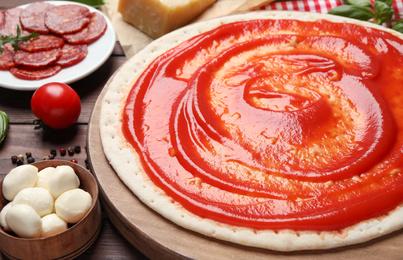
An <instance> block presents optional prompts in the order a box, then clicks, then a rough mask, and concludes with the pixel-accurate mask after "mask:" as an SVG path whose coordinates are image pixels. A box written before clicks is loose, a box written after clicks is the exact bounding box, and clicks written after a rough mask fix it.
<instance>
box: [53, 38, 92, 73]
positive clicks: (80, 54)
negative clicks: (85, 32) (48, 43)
mask: <svg viewBox="0 0 403 260" xmlns="http://www.w3.org/2000/svg"><path fill="white" fill-rule="evenodd" d="M87 53H88V47H87V45H86V44H75V45H72V44H68V43H66V44H64V45H63V48H62V56H60V58H59V59H58V60H57V61H56V64H57V65H60V66H62V67H63V68H66V67H70V66H73V65H75V64H77V63H79V62H80V61H82V60H83V59H84V58H85V57H86V56H87Z"/></svg>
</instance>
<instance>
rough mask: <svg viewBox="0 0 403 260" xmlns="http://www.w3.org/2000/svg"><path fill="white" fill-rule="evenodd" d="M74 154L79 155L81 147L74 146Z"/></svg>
mask: <svg viewBox="0 0 403 260" xmlns="http://www.w3.org/2000/svg"><path fill="white" fill-rule="evenodd" d="M74 152H75V153H80V152H81V146H79V145H75V146H74Z"/></svg>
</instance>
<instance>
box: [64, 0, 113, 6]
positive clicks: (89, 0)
mask: <svg viewBox="0 0 403 260" xmlns="http://www.w3.org/2000/svg"><path fill="white" fill-rule="evenodd" d="M68 1H72V2H77V3H82V4H86V5H89V6H92V7H94V8H98V7H101V6H102V5H104V4H105V1H104V0H68Z"/></svg>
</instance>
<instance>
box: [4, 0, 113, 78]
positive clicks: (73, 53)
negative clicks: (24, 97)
mask: <svg viewBox="0 0 403 260" xmlns="http://www.w3.org/2000/svg"><path fill="white" fill-rule="evenodd" d="M17 25H18V26H19V27H20V28H21V29H22V32H21V34H22V35H28V34H30V33H32V32H36V33H39V34H40V35H39V36H38V37H35V38H32V39H31V40H29V41H26V42H24V41H21V42H19V43H18V47H19V50H17V51H15V50H14V48H13V47H12V46H11V45H8V44H5V45H3V46H2V47H1V48H2V51H3V54H2V55H0V70H9V71H10V72H11V73H12V74H13V75H14V76H15V77H17V78H20V79H25V80H39V79H44V78H48V77H51V76H53V75H55V74H57V73H58V72H60V71H61V70H62V68H66V67H70V66H73V65H75V64H77V63H79V62H80V61H82V60H83V59H84V58H85V57H86V56H87V53H88V48H87V46H88V45H89V44H91V43H93V42H95V41H96V40H98V39H99V38H100V37H101V36H102V35H103V34H104V33H105V30H106V27H107V23H106V20H105V18H104V17H103V16H102V14H99V13H98V12H91V11H90V10H89V9H88V8H87V7H85V6H82V5H76V4H64V5H52V4H51V3H47V2H36V3H33V4H31V5H29V6H27V7H26V8H24V9H23V8H18V7H17V8H12V9H8V10H4V11H1V12H0V35H1V36H0V37H5V36H8V35H14V36H16V35H17Z"/></svg>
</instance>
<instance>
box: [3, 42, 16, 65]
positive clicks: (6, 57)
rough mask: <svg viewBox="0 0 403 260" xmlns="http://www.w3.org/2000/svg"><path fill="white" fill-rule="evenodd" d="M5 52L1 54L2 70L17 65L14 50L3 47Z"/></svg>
mask: <svg viewBox="0 0 403 260" xmlns="http://www.w3.org/2000/svg"><path fill="white" fill-rule="evenodd" d="M2 51H3V54H0V70H9V69H10V68H12V67H14V66H15V62H14V58H13V56H14V52H13V51H11V50H9V49H8V48H5V47H2Z"/></svg>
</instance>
